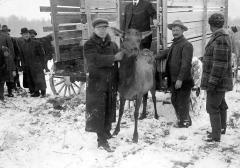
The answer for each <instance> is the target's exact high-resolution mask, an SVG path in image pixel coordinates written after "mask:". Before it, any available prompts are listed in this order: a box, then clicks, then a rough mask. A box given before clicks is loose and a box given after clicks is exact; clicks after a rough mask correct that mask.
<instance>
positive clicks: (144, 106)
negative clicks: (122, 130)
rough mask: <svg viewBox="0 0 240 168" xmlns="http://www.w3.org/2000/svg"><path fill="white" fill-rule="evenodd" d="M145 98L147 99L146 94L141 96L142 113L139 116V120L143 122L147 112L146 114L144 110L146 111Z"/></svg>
mask: <svg viewBox="0 0 240 168" xmlns="http://www.w3.org/2000/svg"><path fill="white" fill-rule="evenodd" d="M147 98H148V93H146V94H144V95H143V101H142V102H143V111H142V114H141V116H140V117H139V120H143V119H145V118H146V117H147V112H146V109H147Z"/></svg>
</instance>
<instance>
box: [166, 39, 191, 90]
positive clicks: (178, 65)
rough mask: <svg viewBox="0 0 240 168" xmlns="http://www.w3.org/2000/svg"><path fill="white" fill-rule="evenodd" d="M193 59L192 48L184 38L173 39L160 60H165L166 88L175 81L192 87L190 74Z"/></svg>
mask: <svg viewBox="0 0 240 168" xmlns="http://www.w3.org/2000/svg"><path fill="white" fill-rule="evenodd" d="M192 57H193V46H192V44H191V43H190V42H188V41H187V40H186V39H185V38H184V36H182V37H180V38H178V39H174V40H173V44H172V45H171V47H170V48H169V49H167V50H165V52H164V53H163V54H162V56H161V58H166V59H167V63H166V74H167V77H168V86H170V85H171V84H172V83H175V82H176V81H177V80H181V81H183V85H184V84H185V83H187V85H189V86H190V87H193V85H194V84H193V78H192V74H191V68H192Z"/></svg>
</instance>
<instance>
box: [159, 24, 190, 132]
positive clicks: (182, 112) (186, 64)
mask: <svg viewBox="0 0 240 168" xmlns="http://www.w3.org/2000/svg"><path fill="white" fill-rule="evenodd" d="M168 29H170V30H172V35H173V37H174V39H173V43H172V45H171V47H170V48H169V49H167V50H164V51H163V52H160V56H159V57H158V58H157V59H164V58H166V59H167V65H166V74H167V78H168V87H170V89H171V92H172V97H171V101H172V104H173V107H174V109H175V112H176V116H177V119H178V122H177V125H176V126H177V127H178V128H188V127H189V126H191V125H192V121H191V118H190V115H189V106H190V93H191V89H192V87H193V86H194V82H193V77H192V73H191V68H192V57H193V46H192V44H191V43H190V42H188V41H187V40H186V39H185V37H184V35H183V33H184V31H187V30H188V28H187V27H186V26H184V25H183V23H182V22H181V21H180V20H175V21H174V22H173V23H172V24H168Z"/></svg>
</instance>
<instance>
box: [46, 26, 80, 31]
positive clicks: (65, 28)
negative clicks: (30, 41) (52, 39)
mask: <svg viewBox="0 0 240 168" xmlns="http://www.w3.org/2000/svg"><path fill="white" fill-rule="evenodd" d="M58 28H59V31H63V30H76V29H77V25H65V26H59V27H58ZM43 31H44V32H50V31H53V27H52V26H46V27H43Z"/></svg>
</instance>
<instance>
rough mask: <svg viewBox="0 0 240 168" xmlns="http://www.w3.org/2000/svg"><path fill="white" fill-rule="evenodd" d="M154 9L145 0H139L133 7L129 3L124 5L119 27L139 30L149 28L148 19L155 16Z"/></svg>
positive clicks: (124, 29)
mask: <svg viewBox="0 0 240 168" xmlns="http://www.w3.org/2000/svg"><path fill="white" fill-rule="evenodd" d="M156 14H157V12H156V10H155V9H154V8H153V6H152V4H151V3H150V2H148V1H146V0H139V3H138V5H137V6H136V7H135V6H133V3H129V4H127V5H126V7H125V11H124V16H123V22H122V25H121V29H122V30H123V31H126V30H127V29H129V28H134V29H137V30H138V31H140V32H144V31H148V30H150V19H151V18H156Z"/></svg>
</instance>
